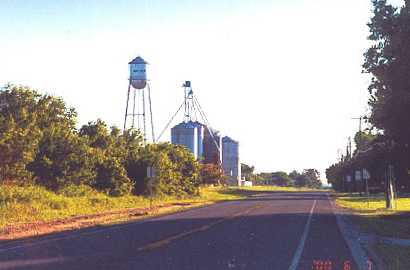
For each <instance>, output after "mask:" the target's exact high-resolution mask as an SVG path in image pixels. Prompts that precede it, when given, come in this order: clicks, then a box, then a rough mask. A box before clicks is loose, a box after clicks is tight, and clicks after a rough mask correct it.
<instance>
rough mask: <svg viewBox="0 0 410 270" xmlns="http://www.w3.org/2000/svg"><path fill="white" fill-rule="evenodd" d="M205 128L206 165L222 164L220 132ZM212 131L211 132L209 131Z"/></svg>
mask: <svg viewBox="0 0 410 270" xmlns="http://www.w3.org/2000/svg"><path fill="white" fill-rule="evenodd" d="M204 128H205V132H204V133H205V136H204V163H213V164H221V161H222V137H221V135H220V133H219V131H217V130H214V129H212V128H210V127H204ZM210 129H211V131H212V134H211V132H209V130H210Z"/></svg>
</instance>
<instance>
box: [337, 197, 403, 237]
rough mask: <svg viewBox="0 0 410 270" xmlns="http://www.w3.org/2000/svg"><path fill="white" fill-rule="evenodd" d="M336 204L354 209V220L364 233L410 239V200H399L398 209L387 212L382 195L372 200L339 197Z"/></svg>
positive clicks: (371, 198)
mask: <svg viewBox="0 0 410 270" xmlns="http://www.w3.org/2000/svg"><path fill="white" fill-rule="evenodd" d="M336 203H337V204H338V205H340V206H342V207H346V208H349V209H352V210H353V211H354V213H355V214H356V215H354V216H353V220H354V221H355V223H356V224H358V226H359V228H360V229H361V230H362V231H364V232H369V233H374V234H377V235H381V236H387V237H395V238H410V230H409V228H410V198H399V199H397V209H396V210H387V209H386V208H385V207H386V202H385V198H384V197H383V196H382V195H379V196H372V197H370V198H364V197H358V196H348V195H347V194H342V195H339V197H338V198H336Z"/></svg>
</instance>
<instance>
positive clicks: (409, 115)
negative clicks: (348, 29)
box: [363, 0, 410, 194]
mask: <svg viewBox="0 0 410 270" xmlns="http://www.w3.org/2000/svg"><path fill="white" fill-rule="evenodd" d="M373 6H374V10H373V12H374V14H373V17H372V19H371V21H370V23H369V24H368V26H369V28H370V32H371V34H370V36H369V39H370V40H371V41H372V42H373V44H372V46H371V47H370V48H369V49H368V50H367V51H366V53H365V62H364V64H363V69H364V72H367V73H369V74H371V75H372V81H371V84H370V86H369V92H370V100H369V105H370V107H371V116H370V122H371V123H372V124H373V125H374V126H375V127H376V128H378V129H380V130H382V131H383V134H384V136H385V139H386V141H387V143H386V145H388V148H389V150H388V151H387V152H386V153H387V155H386V156H385V158H386V159H387V163H388V166H386V167H385V168H384V169H385V171H386V172H387V167H389V168H391V165H394V167H393V168H394V169H393V171H394V174H395V175H396V176H398V179H399V181H400V182H402V183H403V182H405V184H406V185H408V186H409V183H408V182H409V174H408V171H409V170H408V169H409V167H410V50H409V49H408V48H409V47H410V38H409V37H410V2H409V1H408V0H406V1H405V5H404V6H403V7H402V8H396V7H393V6H392V5H389V4H387V1H386V0H373ZM390 171H392V170H391V169H389V172H390ZM393 178H394V177H393ZM386 186H387V185H386ZM386 193H387V194H388V193H389V192H387V191H386Z"/></svg>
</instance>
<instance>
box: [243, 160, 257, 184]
mask: <svg viewBox="0 0 410 270" xmlns="http://www.w3.org/2000/svg"><path fill="white" fill-rule="evenodd" d="M254 170H255V167H254V166H250V165H247V164H244V163H241V172H242V177H245V179H246V180H247V181H250V180H252V176H253V171H254Z"/></svg>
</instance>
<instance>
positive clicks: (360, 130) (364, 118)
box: [352, 116, 369, 197]
mask: <svg viewBox="0 0 410 270" xmlns="http://www.w3.org/2000/svg"><path fill="white" fill-rule="evenodd" d="M352 120H359V137H358V143H360V141H361V140H362V138H361V136H362V121H363V120H367V116H360V117H352ZM357 146H358V145H357ZM363 169H364V168H360V179H361V180H362V181H363V184H364V188H365V194H366V196H367V197H368V196H369V183H368V181H367V177H366V179H364V172H363ZM361 193H362V192H361V191H360V194H361Z"/></svg>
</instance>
